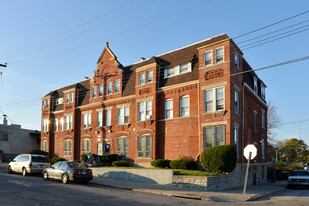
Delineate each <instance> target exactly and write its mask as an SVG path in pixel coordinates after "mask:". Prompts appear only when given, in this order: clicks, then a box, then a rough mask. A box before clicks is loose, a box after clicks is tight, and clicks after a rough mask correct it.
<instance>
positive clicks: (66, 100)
mask: <svg viewBox="0 0 309 206" xmlns="http://www.w3.org/2000/svg"><path fill="white" fill-rule="evenodd" d="M69 101H70V94H66V95H65V103H69Z"/></svg>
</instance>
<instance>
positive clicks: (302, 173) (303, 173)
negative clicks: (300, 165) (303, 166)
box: [287, 170, 309, 188]
mask: <svg viewBox="0 0 309 206" xmlns="http://www.w3.org/2000/svg"><path fill="white" fill-rule="evenodd" d="M287 186H288V188H292V187H295V186H309V172H308V171H307V170H293V171H292V172H291V174H290V176H289V177H288V185H287Z"/></svg>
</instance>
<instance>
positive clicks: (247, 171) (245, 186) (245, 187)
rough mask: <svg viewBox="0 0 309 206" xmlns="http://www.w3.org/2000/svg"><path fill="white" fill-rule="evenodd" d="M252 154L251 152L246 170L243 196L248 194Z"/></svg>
mask: <svg viewBox="0 0 309 206" xmlns="http://www.w3.org/2000/svg"><path fill="white" fill-rule="evenodd" d="M251 154H252V152H251V151H250V152H249V158H248V163H247V170H246V177H245V184H244V190H243V194H246V189H247V182H248V173H249V167H250V160H251Z"/></svg>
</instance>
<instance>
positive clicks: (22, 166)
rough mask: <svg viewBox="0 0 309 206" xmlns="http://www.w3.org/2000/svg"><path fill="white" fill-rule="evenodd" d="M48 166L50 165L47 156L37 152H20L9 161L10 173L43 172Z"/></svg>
mask: <svg viewBox="0 0 309 206" xmlns="http://www.w3.org/2000/svg"><path fill="white" fill-rule="evenodd" d="M46 167H50V162H49V160H48V159H47V157H45V156H43V155H37V154H20V155H18V156H17V157H15V158H14V159H13V160H12V161H11V162H10V163H9V165H8V173H13V172H17V173H22V175H23V176H26V175H27V174H28V173H42V171H43V170H44V169H45V168H46Z"/></svg>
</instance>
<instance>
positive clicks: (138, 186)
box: [0, 164, 286, 202]
mask: <svg viewBox="0 0 309 206" xmlns="http://www.w3.org/2000/svg"><path fill="white" fill-rule="evenodd" d="M0 169H1V170H7V166H6V165H4V164H2V165H0ZM90 184H94V185H97V186H100V185H101V186H107V187H113V188H119V189H125V190H132V191H136V192H144V193H151V194H158V195H166V196H172V197H181V198H189V199H197V200H206V201H213V202H245V201H254V200H257V199H260V198H262V197H265V196H268V195H271V194H273V193H276V192H280V191H284V190H285V188H286V181H278V182H276V183H269V184H265V185H257V186H248V187H247V190H246V194H245V195H243V194H242V193H243V188H235V189H229V190H222V191H200V190H192V189H187V188H181V187H177V186H172V185H159V184H152V183H144V182H133V181H127V180H120V179H112V178H105V177H94V178H93V180H92V181H91V183H90Z"/></svg>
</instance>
